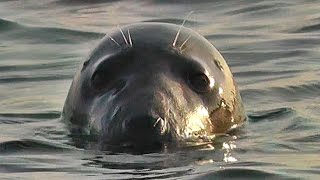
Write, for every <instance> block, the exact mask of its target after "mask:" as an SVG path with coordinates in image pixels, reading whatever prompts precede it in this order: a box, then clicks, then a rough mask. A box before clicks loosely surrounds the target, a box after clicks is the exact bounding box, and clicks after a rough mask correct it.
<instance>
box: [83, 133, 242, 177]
mask: <svg viewBox="0 0 320 180" xmlns="http://www.w3.org/2000/svg"><path fill="white" fill-rule="evenodd" d="M234 146H235V145H234V139H233V137H232V136H220V137H217V138H216V140H215V143H213V144H210V145H208V144H206V145H205V144H202V145H197V146H196V145H194V146H189V147H184V148H181V149H177V150H176V151H175V152H173V151H172V149H168V151H167V152H161V153H148V154H139V155H136V154H127V153H114V152H104V154H103V153H102V152H101V151H99V152H97V153H100V154H98V155H96V156H94V157H92V158H88V159H85V160H86V161H87V162H86V163H85V164H83V165H84V166H88V167H97V168H104V169H110V173H109V172H108V171H106V172H105V173H106V174H110V175H111V174H115V175H119V173H120V174H123V175H124V177H123V178H124V179H125V175H143V176H144V177H145V176H148V175H152V177H157V178H172V177H181V176H184V175H190V174H194V171H197V170H195V169H194V165H201V166H202V167H205V166H207V167H208V168H209V169H211V170H214V168H215V167H219V164H220V165H221V166H222V167H225V166H226V163H225V162H228V163H233V162H236V157H234V156H233V150H234V149H233V148H234ZM212 164H214V166H212ZM188 166H190V167H189V168H188ZM113 169H116V170H117V173H113V172H112V170H113ZM217 170H219V168H218V169H217ZM192 172H193V173H192ZM196 174H198V173H196ZM199 174H201V172H199Z"/></svg>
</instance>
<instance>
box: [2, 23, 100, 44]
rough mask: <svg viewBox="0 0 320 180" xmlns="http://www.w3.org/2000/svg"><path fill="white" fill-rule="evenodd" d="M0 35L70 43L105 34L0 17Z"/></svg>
mask: <svg viewBox="0 0 320 180" xmlns="http://www.w3.org/2000/svg"><path fill="white" fill-rule="evenodd" d="M0 32H1V33H0V37H1V39H5V40H22V41H27V42H28V43H52V44H61V43H62V44H72V43H79V42H86V41H89V40H96V39H100V38H102V37H103V36H104V35H105V34H103V33H97V32H85V31H78V30H71V29H63V28H54V27H30V26H24V25H20V24H18V23H15V22H11V21H8V20H3V19H0Z"/></svg>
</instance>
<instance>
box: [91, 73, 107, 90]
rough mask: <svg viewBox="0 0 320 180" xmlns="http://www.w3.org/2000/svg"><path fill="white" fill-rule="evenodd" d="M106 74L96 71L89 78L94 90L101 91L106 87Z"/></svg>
mask: <svg viewBox="0 0 320 180" xmlns="http://www.w3.org/2000/svg"><path fill="white" fill-rule="evenodd" d="M105 76H106V74H105V73H103V72H99V71H96V72H94V74H93V75H92V77H91V82H92V85H93V87H94V88H95V89H98V90H99V89H102V88H104V87H105V86H106V79H107V77H105Z"/></svg>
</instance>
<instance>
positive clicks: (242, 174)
mask: <svg viewBox="0 0 320 180" xmlns="http://www.w3.org/2000/svg"><path fill="white" fill-rule="evenodd" d="M229 178H230V179H288V178H290V177H288V176H285V175H283V174H278V173H275V172H268V171H263V170H257V169H248V168H227V169H223V170H218V171H214V172H211V173H207V174H206V175H203V176H200V177H198V178H196V179H229Z"/></svg>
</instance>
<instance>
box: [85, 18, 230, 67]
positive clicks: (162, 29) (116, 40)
mask: <svg viewBox="0 0 320 180" xmlns="http://www.w3.org/2000/svg"><path fill="white" fill-rule="evenodd" d="M131 48H135V49H139V50H140V52H141V53H143V52H144V51H143V50H145V49H153V50H155V51H158V50H159V51H160V50H163V51H171V52H175V53H178V54H180V55H181V56H185V57H187V58H188V59H194V60H196V61H199V62H202V63H204V62H205V63H206V64H207V63H209V64H210V63H213V61H215V60H218V61H220V60H221V61H224V60H223V58H222V56H221V55H220V53H219V52H218V51H217V50H216V49H215V47H214V46H213V45H212V44H211V43H210V42H209V41H208V40H206V39H205V38H204V37H203V36H201V35H200V34H198V33H197V32H195V31H193V30H191V29H189V28H185V27H181V26H178V25H174V24H168V23H139V24H133V25H128V26H125V27H122V28H118V29H116V30H115V31H114V32H113V33H111V34H108V35H106V36H105V37H104V39H103V40H102V42H101V43H100V44H99V46H98V47H97V48H96V49H95V50H94V51H93V52H92V53H91V55H90V56H89V60H90V61H97V60H98V59H101V58H102V57H104V56H106V55H114V54H118V53H120V54H121V53H123V52H125V51H126V50H127V49H131ZM222 64H224V63H222Z"/></svg>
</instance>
